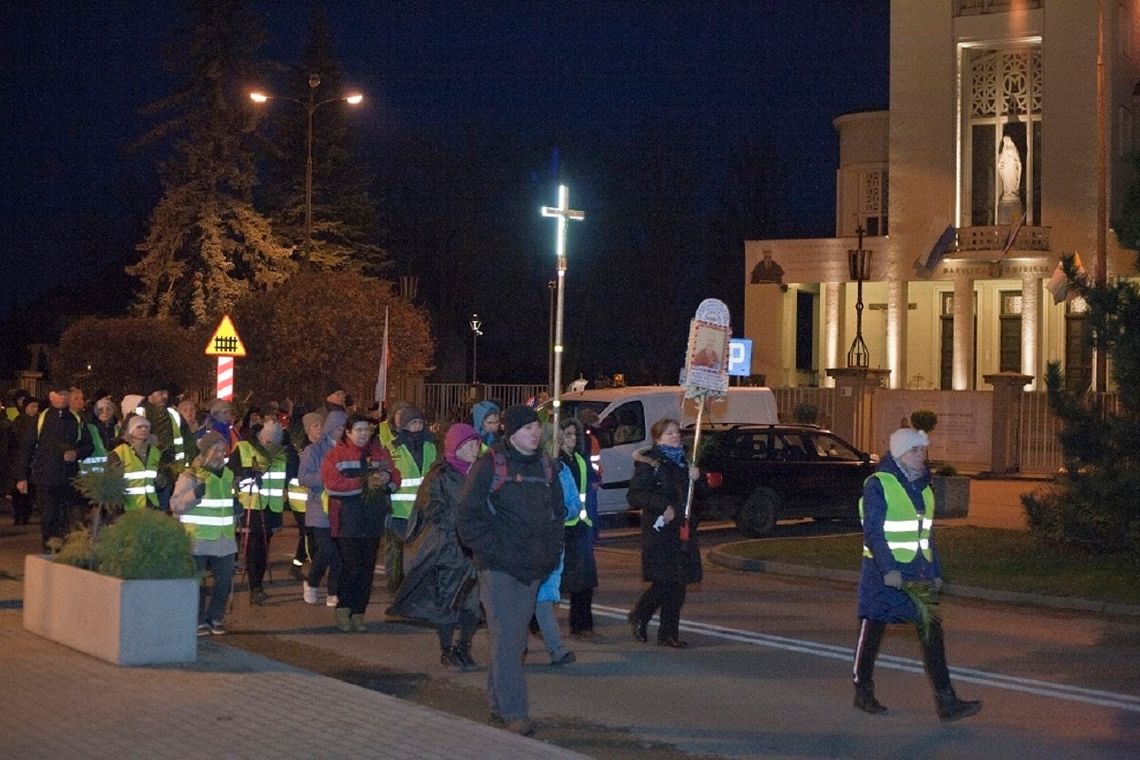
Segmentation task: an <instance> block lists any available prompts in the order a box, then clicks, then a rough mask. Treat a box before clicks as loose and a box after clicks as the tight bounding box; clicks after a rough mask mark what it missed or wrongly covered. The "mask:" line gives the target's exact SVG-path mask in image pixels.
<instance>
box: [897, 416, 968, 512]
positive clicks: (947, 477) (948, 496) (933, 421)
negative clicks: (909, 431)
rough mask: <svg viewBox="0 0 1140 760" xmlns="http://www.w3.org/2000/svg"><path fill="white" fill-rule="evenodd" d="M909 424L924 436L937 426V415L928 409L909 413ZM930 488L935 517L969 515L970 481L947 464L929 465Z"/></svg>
mask: <svg viewBox="0 0 1140 760" xmlns="http://www.w3.org/2000/svg"><path fill="white" fill-rule="evenodd" d="M910 424H911V426H912V427H914V428H915V429H916V430H921V431H923V432H925V433H926V434H928V435H929V434H930V431H932V430H934V426H935V425H937V424H938V415H937V414H935V413H934V412H933V411H931V410H930V409H918V410H916V411H914V412H911V415H910ZM930 470H931V476H930V488H931V490H933V491H934V516H935V517H966V516H967V515H969V514H970V479H969V478H967V477H965V476H963V475H959V474H958V470H957V469H956V468H955V467H954V465H952V464H949V463H948V462H934V461H932V462H931V463H930Z"/></svg>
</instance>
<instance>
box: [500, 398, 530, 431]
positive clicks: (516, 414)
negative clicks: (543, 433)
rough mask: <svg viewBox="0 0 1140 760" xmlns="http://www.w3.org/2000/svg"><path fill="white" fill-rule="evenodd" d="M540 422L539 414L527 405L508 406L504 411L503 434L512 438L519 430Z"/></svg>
mask: <svg viewBox="0 0 1140 760" xmlns="http://www.w3.org/2000/svg"><path fill="white" fill-rule="evenodd" d="M532 422H538V412H536V411H535V410H534V409H531V408H530V407H529V406H527V405H526V404H515V405H514V406H508V407H507V408H506V409H505V410H504V411H503V434H504V435H506V437H507V438H510V437H511V436H512V435H514V434H515V431H517V430H518V429H519V428H522V427H526V426H527V425H529V424H530V423H532Z"/></svg>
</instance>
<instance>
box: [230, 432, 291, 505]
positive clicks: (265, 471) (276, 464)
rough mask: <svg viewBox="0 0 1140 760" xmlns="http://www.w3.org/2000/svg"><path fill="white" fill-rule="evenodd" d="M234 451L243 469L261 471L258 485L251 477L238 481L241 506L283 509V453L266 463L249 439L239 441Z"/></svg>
mask: <svg viewBox="0 0 1140 760" xmlns="http://www.w3.org/2000/svg"><path fill="white" fill-rule="evenodd" d="M236 451H237V453H238V456H239V457H241V459H240V462H241V466H242V468H243V469H250V468H252V469H255V470H259V471H261V485H260V486H258V485H257V481H256V480H254V479H253V478H245V479H243V480H242V481H241V482H239V483H238V502H240V503H241V505H242V508H243V509H269V510H270V511H271V512H283V511H285V453H284V452H281V453H280V454H278V455H277V456H275V457H274V458H273V461H272V462H268V463H267V462H266V461H265V455H264V454H262V453H261V452H260V451H258V450H257V449H255V448H254V447H253V444H251V443H250V442H249V441H241V442H239V443H238V445H237V449H236Z"/></svg>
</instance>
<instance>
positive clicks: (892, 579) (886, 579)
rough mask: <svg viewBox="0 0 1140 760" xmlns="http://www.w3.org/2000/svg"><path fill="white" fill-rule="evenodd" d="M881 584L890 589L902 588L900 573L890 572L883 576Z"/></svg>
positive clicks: (896, 571)
mask: <svg viewBox="0 0 1140 760" xmlns="http://www.w3.org/2000/svg"><path fill="white" fill-rule="evenodd" d="M883 583H884V584H885V585H887V586H890V587H891V588H902V573H900V572H899V571H898V570H892V571H890V572H889V573H886V574H885V575H883Z"/></svg>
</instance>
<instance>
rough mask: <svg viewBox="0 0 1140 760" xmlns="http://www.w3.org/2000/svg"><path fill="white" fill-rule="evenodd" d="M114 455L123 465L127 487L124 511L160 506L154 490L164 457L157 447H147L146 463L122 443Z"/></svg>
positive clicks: (116, 448)
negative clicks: (160, 460)
mask: <svg viewBox="0 0 1140 760" xmlns="http://www.w3.org/2000/svg"><path fill="white" fill-rule="evenodd" d="M113 453H114V454H115V456H117V457H118V458H119V461H120V462H122V464H123V478H124V479H126V481H127V485H126V488H125V489H124V494H125V497H124V499H123V509H124V510H126V511H131V510H135V509H142V508H143V507H146V506H147V504H148V502H149V504H150V506H153V507H157V506H158V492H157V491H156V490H155V488H154V479H155V478H156V477H158V463H159V459H160V457H161V456H162V452H161V451H159V449H158V447H157V446H147V449H146V463H145V464H144V463H143V461H142V458H140V457H139V455H138V454H136V453H135V450H134V449H132V448H131V447H130V446H129V445H128V444H125V443H120V444H119V445H118V446H116V447H115V448H114V451H113Z"/></svg>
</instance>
